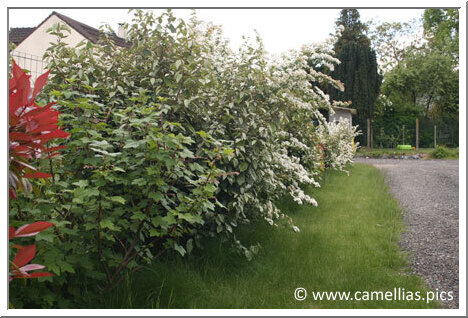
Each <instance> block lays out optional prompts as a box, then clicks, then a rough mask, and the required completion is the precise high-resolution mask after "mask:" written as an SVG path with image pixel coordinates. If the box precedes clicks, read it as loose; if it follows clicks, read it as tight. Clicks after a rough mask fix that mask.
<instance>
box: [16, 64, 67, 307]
mask: <svg viewBox="0 0 468 318" xmlns="http://www.w3.org/2000/svg"><path fill="white" fill-rule="evenodd" d="M11 62H12V69H11V75H10V78H9V83H8V88H9V105H8V113H9V122H8V124H9V156H8V158H9V162H8V163H9V166H8V168H9V194H10V199H12V200H13V199H16V198H17V197H18V193H19V192H20V191H22V192H26V193H28V192H31V190H32V189H33V186H32V185H31V183H30V182H29V180H28V179H41V180H42V179H45V178H49V177H51V175H49V174H47V173H43V172H39V171H37V169H36V167H35V163H34V161H36V162H38V161H39V162H40V161H43V160H44V159H49V163H52V160H51V157H53V156H55V155H57V154H59V153H58V152H57V150H59V149H63V148H64V146H56V147H49V142H51V141H53V140H55V139H59V138H67V137H68V136H69V134H68V133H66V132H64V131H63V130H61V129H60V127H59V125H58V115H59V113H58V112H57V111H54V110H52V109H51V107H52V106H53V105H54V103H49V104H48V105H45V106H38V105H37V104H36V101H35V98H36V96H37V95H38V94H39V93H40V91H41V90H42V88H43V87H44V85H45V84H46V82H47V78H48V75H49V72H46V73H45V74H43V75H41V76H39V77H38V78H37V80H36V83H35V85H34V89H33V90H31V83H30V76H29V75H27V74H26V73H25V72H24V71H23V70H22V69H21V68H20V67H19V66H18V65H17V64H16V62H15V61H14V60H12V61H11ZM21 214H22V213H21ZM9 216H10V213H9ZM43 217H49V218H50V216H49V215H44V216H43ZM27 219H28V217H27V216H24V214H22V215H21V221H22V222H21V223H24V221H26V220H27ZM10 221H12V220H11V219H10ZM13 223H15V222H13ZM52 225H54V224H53V223H50V222H45V221H39V222H34V223H32V224H22V225H21V226H20V227H19V228H17V229H15V228H14V227H13V226H11V225H10V226H9V238H8V239H9V240H12V239H14V238H24V237H31V236H35V235H37V234H38V233H40V232H42V231H44V230H46V229H48V228H49V227H51V226H52ZM13 249H16V250H18V251H17V252H16V254H14V256H13V255H12V254H13ZM9 254H10V255H9V258H11V257H12V256H13V260H10V272H9V281H10V282H11V281H12V280H13V279H29V278H37V277H46V276H53V274H51V273H47V272H33V273H29V272H31V271H35V270H38V269H43V268H45V266H44V265H39V264H28V263H29V262H30V261H32V260H33V259H34V258H35V255H36V244H32V245H28V246H22V245H19V244H9ZM14 286H15V288H12V290H14V291H16V290H17V288H16V287H17V286H16V285H14ZM24 296H25V297H29V295H24ZM13 298H14V297H13ZM10 304H11V302H10Z"/></svg>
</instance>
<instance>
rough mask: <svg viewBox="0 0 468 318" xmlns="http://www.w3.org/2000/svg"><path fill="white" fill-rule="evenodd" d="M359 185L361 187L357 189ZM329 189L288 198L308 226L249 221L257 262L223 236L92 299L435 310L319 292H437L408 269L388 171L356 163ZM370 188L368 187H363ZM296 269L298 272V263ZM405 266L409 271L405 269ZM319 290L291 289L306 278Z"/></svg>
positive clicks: (126, 303)
mask: <svg viewBox="0 0 468 318" xmlns="http://www.w3.org/2000/svg"><path fill="white" fill-rule="evenodd" d="M357 184H359V185H360V187H356V185H357ZM321 185H322V188H321V189H320V190H319V191H316V190H315V188H313V187H308V188H306V189H305V191H306V193H310V194H313V195H314V196H316V198H317V201H319V202H321V203H320V206H319V207H318V208H314V207H312V206H307V205H303V206H299V207H298V206H297V204H296V203H295V202H294V201H293V200H291V199H288V198H284V199H283V200H282V201H281V208H282V210H287V211H289V212H288V214H290V215H292V217H293V218H294V221H295V222H296V223H298V224H302V225H303V226H302V227H301V232H300V233H292V232H291V231H288V229H287V228H274V227H270V226H268V225H267V224H264V222H255V223H253V224H251V225H249V226H240V227H239V228H238V229H237V232H238V236H239V237H240V238H241V239H242V240H243V241H250V242H256V241H261V242H263V243H262V246H263V248H262V251H261V255H259V257H256V258H255V259H254V260H252V261H251V262H250V263H245V262H242V260H239V258H238V257H237V255H236V253H233V252H232V251H230V250H229V245H228V244H226V243H225V242H224V243H223V242H220V241H219V240H217V239H210V240H206V241H205V242H204V245H205V246H206V247H207V248H205V249H203V250H197V251H194V253H193V254H192V255H190V257H188V258H184V259H182V258H180V257H178V256H177V255H175V256H174V257H164V259H162V260H161V261H160V262H157V263H155V264H151V265H150V266H148V268H147V269H146V270H145V271H142V272H141V273H138V274H136V275H133V276H131V277H129V278H128V279H127V281H126V284H122V286H121V287H119V289H118V290H114V291H112V292H111V293H109V294H108V295H107V296H106V298H105V299H104V301H100V300H98V299H94V300H93V301H92V302H91V303H90V304H89V305H88V307H92V308H94V307H95V306H97V307H98V308H115V309H124V308H125V309H140V308H145V309H149V308H151V309H156V308H160V309H162V308H172V309H175V308H250V309H251V308H282V309H284V308H295V309H299V308H304V309H308V310H310V308H335V309H336V308H400V309H401V308H422V307H423V308H435V307H437V305H438V304H437V303H435V302H431V303H430V304H426V302H425V301H402V300H400V301H398V300H394V301H390V302H389V301H385V299H383V298H380V299H378V300H377V299H374V301H357V300H354V301H345V300H341V301H340V300H339V299H336V300H326V299H323V300H318V299H316V300H314V299H310V298H311V297H312V296H311V294H310V291H311V290H313V291H349V292H351V293H353V292H354V291H358V290H361V291H362V290H380V291H386V290H390V291H391V290H393V288H394V287H395V286H399V287H401V288H404V289H405V291H407V292H415V291H420V292H421V293H424V294H425V292H426V291H427V289H426V287H424V286H425V284H424V282H423V280H422V279H421V278H420V277H418V276H416V275H413V274H409V273H407V271H408V270H409V267H408V262H407V259H406V257H405V255H404V254H403V253H401V251H400V249H399V247H398V245H397V244H398V241H399V233H400V232H401V231H403V230H404V228H403V225H404V224H403V220H402V216H403V214H402V211H401V210H400V209H399V207H398V203H397V202H396V201H395V199H394V198H393V196H392V195H391V194H390V193H389V191H388V187H387V186H386V184H385V180H384V178H383V176H382V174H381V173H380V172H379V171H378V169H376V168H374V167H372V166H371V165H364V164H356V165H355V166H353V167H351V168H350V176H349V177H347V176H346V175H344V174H342V173H338V172H336V171H330V170H329V171H327V172H326V174H325V175H324V180H323V182H321ZM363 193H366V195H363ZM291 268H294V270H289V269H291ZM402 273H407V274H405V275H402ZM298 284H300V286H302V287H304V288H306V289H307V291H308V293H309V296H308V297H307V299H306V300H304V301H296V300H295V299H294V297H288V295H290V294H292V293H293V292H294V289H295V288H297V285H298Z"/></svg>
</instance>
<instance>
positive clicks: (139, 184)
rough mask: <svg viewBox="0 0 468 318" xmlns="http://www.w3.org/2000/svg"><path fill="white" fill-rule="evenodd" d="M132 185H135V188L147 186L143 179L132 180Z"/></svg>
mask: <svg viewBox="0 0 468 318" xmlns="http://www.w3.org/2000/svg"><path fill="white" fill-rule="evenodd" d="M132 184H134V185H137V186H144V185H146V184H147V182H146V180H145V179H143V178H138V179H135V180H133V181H132Z"/></svg>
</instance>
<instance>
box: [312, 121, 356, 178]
mask: <svg viewBox="0 0 468 318" xmlns="http://www.w3.org/2000/svg"><path fill="white" fill-rule="evenodd" d="M318 133H319V135H320V140H321V142H322V143H323V144H324V145H325V147H326V150H325V154H326V162H327V164H328V165H329V166H330V167H332V168H334V169H338V170H342V171H345V170H344V168H345V166H346V165H347V164H349V163H352V162H353V158H354V154H355V152H356V148H357V147H358V144H357V143H356V144H354V137H356V136H357V135H358V132H357V126H351V125H350V123H349V121H348V120H347V119H344V120H342V121H340V122H331V123H327V124H326V125H321V126H320V127H319V129H318Z"/></svg>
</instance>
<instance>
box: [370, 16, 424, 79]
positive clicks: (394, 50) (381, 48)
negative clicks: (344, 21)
mask: <svg viewBox="0 0 468 318" xmlns="http://www.w3.org/2000/svg"><path fill="white" fill-rule="evenodd" d="M369 25H370V26H369V29H368V34H369V38H370V40H371V42H372V48H373V49H374V50H375V52H376V54H377V57H378V64H379V68H380V70H381V71H383V72H388V71H390V70H391V69H392V68H394V67H395V66H397V65H399V64H400V62H402V61H403V59H404V58H405V57H406V55H407V54H408V53H409V52H411V51H412V50H414V49H418V48H420V47H421V46H422V45H423V44H422V41H423V37H422V34H420V32H419V29H420V28H421V26H420V23H419V22H418V21H417V20H415V19H414V20H412V21H410V22H383V23H380V24H376V23H374V22H370V23H369Z"/></svg>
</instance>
